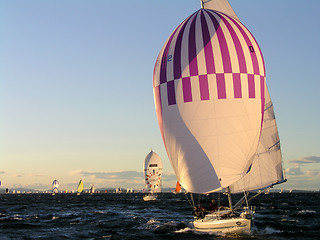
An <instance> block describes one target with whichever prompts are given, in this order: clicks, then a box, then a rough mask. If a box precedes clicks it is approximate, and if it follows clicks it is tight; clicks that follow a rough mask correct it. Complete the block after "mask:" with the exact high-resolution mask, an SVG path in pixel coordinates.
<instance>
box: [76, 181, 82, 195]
mask: <svg viewBox="0 0 320 240" xmlns="http://www.w3.org/2000/svg"><path fill="white" fill-rule="evenodd" d="M82 191H83V182H82V180H80V181H79V184H78V189H77V192H78V193H81V192H82Z"/></svg>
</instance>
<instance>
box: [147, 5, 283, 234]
mask: <svg viewBox="0 0 320 240" xmlns="http://www.w3.org/2000/svg"><path fill="white" fill-rule="evenodd" d="M153 91H154V99H155V109H156V113H157V118H158V123H159V127H160V132H161V135H162V139H163V142H164V145H165V148H166V151H167V154H168V157H169V160H170V162H171V165H172V167H173V169H174V171H175V174H176V177H177V179H178V181H179V183H180V184H181V186H182V187H183V188H184V189H185V190H186V191H187V192H189V193H190V194H191V195H190V196H191V198H190V199H191V200H192V201H191V202H192V207H193V209H194V221H193V226H194V228H195V229H196V230H198V231H213V232H239V233H245V234H248V233H250V231H251V221H252V218H253V214H254V213H255V210H254V207H253V206H250V205H249V203H250V201H251V200H252V199H253V198H254V197H256V196H257V195H255V196H252V197H251V198H249V195H248V194H249V192H250V191H251V192H252V191H258V190H263V189H267V188H269V187H272V186H273V185H276V184H280V183H282V182H285V181H286V179H285V177H284V171H283V168H282V157H281V150H280V140H279V136H278V130H277V125H276V121H275V114H274V109H273V103H272V101H271V98H270V95H269V91H268V88H267V85H266V74H265V65H264V60H263V56H262V52H261V50H260V47H259V45H258V43H257V41H256V40H255V38H254V37H253V35H252V34H251V33H250V32H249V30H248V29H247V28H246V27H245V26H244V25H243V24H242V23H241V22H240V20H239V18H238V17H237V15H236V14H235V12H234V10H233V9H232V7H231V5H230V4H229V2H228V1H227V0H206V1H201V9H199V10H198V11H196V12H195V13H193V14H192V15H190V16H189V17H188V18H186V19H185V20H184V21H183V22H182V23H181V24H180V25H179V26H178V27H177V28H176V29H175V30H174V31H173V33H172V34H171V35H170V36H169V38H168V39H167V41H166V43H165V44H164V46H163V48H162V49H161V51H160V53H159V55H158V58H157V60H156V63H155V67H154V72H153ZM218 191H224V192H225V193H226V194H227V196H228V200H229V207H226V208H225V209H223V210H218V211H216V212H209V213H208V212H204V213H203V214H200V216H199V214H198V213H199V211H200V210H199V209H198V208H197V206H196V205H195V203H194V200H193V199H194V198H193V195H194V194H199V195H201V194H209V193H213V192H218ZM236 193H241V194H243V198H242V199H240V201H239V202H238V203H236V204H233V202H232V194H236ZM258 194H260V193H258ZM186 196H187V195H186Z"/></svg>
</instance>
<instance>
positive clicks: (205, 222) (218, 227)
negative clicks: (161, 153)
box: [193, 218, 251, 234]
mask: <svg viewBox="0 0 320 240" xmlns="http://www.w3.org/2000/svg"><path fill="white" fill-rule="evenodd" d="M193 225H194V228H195V229H196V230H197V231H201V232H222V233H241V234H250V232H251V219H246V218H228V219H220V220H217V219H206V218H204V219H197V220H194V222H193Z"/></svg>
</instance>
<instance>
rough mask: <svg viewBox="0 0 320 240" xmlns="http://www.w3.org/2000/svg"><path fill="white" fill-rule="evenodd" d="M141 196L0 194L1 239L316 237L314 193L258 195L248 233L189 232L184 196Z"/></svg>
mask: <svg viewBox="0 0 320 240" xmlns="http://www.w3.org/2000/svg"><path fill="white" fill-rule="evenodd" d="M142 196H143V195H142V194H140V193H131V194H113V193H100V194H94V195H89V194H82V195H80V196H77V195H75V194H56V195H55V196H52V195H51V194H0V239H1V240H2V239H146V240H150V239H201V240H205V239H320V194H319V193H282V194H279V193H270V194H268V195H264V194H263V195H261V196H259V197H258V198H257V199H255V200H254V201H253V202H252V205H255V206H256V214H255V219H254V221H253V227H252V234H251V235H250V236H236V235H231V236H225V235H215V234H213V233H211V234H208V233H198V232H196V231H194V230H193V229H192V228H191V225H190V222H191V221H192V215H191V207H190V205H189V204H188V201H187V200H186V198H185V196H184V194H179V195H173V194H171V193H162V194H160V195H159V201H157V202H144V201H143V200H142ZM215 196H216V197H217V196H218V195H215ZM209 200H210V199H206V200H204V203H205V204H206V203H207V202H208V201H209ZM206 201H207V202H206ZM221 201H222V204H226V202H225V200H221Z"/></svg>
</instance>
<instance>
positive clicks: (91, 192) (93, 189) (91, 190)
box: [90, 184, 95, 194]
mask: <svg viewBox="0 0 320 240" xmlns="http://www.w3.org/2000/svg"><path fill="white" fill-rule="evenodd" d="M94 192H95V187H94V185H93V184H92V185H91V188H90V194H93V193H94Z"/></svg>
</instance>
